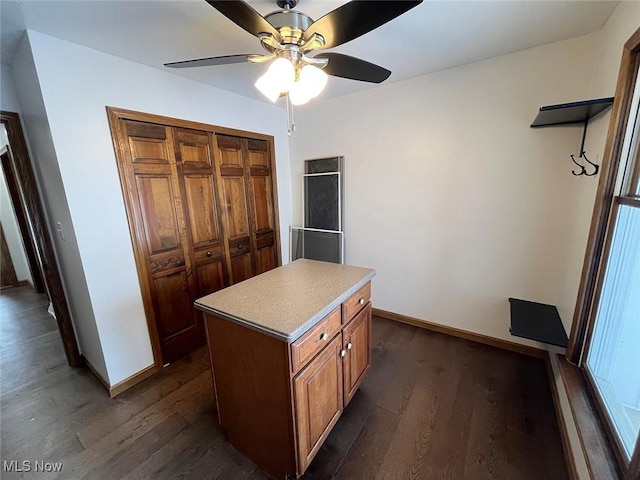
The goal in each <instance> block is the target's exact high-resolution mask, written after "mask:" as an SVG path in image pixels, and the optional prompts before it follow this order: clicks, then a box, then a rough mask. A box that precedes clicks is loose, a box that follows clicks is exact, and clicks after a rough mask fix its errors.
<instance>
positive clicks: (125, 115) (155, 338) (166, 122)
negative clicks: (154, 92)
mask: <svg viewBox="0 0 640 480" xmlns="http://www.w3.org/2000/svg"><path fill="white" fill-rule="evenodd" d="M106 111H107V118H108V120H109V127H110V130H111V139H112V142H113V147H114V153H115V156H116V158H115V160H116V164H117V167H118V174H119V176H120V183H121V186H122V195H123V200H124V205H125V211H126V214H127V221H128V223H129V231H130V233H131V244H132V247H133V252H134V258H135V263H136V271H137V274H138V281H139V284H140V289H141V293H142V302H143V306H144V312H145V317H146V321H147V328H148V330H149V338H150V341H151V349H152V353H153V359H154V366H155V368H156V369H157V370H159V369H161V368H162V367H163V361H162V350H161V344H160V335H159V333H158V328H157V324H156V318H155V313H154V307H153V300H152V296H151V285H150V283H149V277H148V275H147V274H146V271H147V267H146V265H145V262H144V259H145V243H144V242H145V240H144V239H145V235H144V232H143V231H142V230H141V229H142V228H143V227H142V226H141V225H138V223H137V222H136V218H137V217H138V216H137V215H136V213H135V211H134V207H133V205H134V204H135V202H134V199H133V198H127V197H129V196H130V195H132V194H133V191H134V190H133V188H132V186H131V185H129V184H128V176H127V174H126V171H125V168H124V164H123V161H124V159H125V158H127V155H128V153H127V152H128V151H129V145H128V143H127V142H126V132H125V131H124V130H123V128H122V127H123V126H124V121H137V122H144V123H154V124H158V125H163V126H167V127H172V128H184V129H191V130H200V131H206V132H210V133H212V134H214V135H216V134H220V135H231V136H237V137H243V138H250V139H256V140H265V141H267V142H268V144H269V149H270V154H271V158H272V159H273V162H272V165H271V169H272V176H271V183H272V188H273V190H272V191H273V203H274V205H273V208H274V222H275V225H274V230H275V241H276V244H277V246H278V252H277V262H278V263H277V265H282V251H281V243H280V216H279V208H278V189H277V173H276V165H275V163H276V162H275V143H274V139H273V136H271V135H266V134H261V133H255V132H248V131H244V130H237V129H233V128H228V127H221V126H217V125H212V124H206V123H200V122H194V121H190V120H183V119H178V118H172V117H165V116H162V115H156V114H152V113H145V112H137V111H134V110H127V109H122V108H118V107H111V106H107V107H106ZM216 199H217V197H216ZM222 223H224V222H222ZM222 228H223V229H224V226H223V227H222Z"/></svg>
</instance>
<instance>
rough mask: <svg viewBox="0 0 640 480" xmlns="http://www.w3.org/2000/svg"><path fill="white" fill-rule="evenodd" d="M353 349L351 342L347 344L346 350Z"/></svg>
mask: <svg viewBox="0 0 640 480" xmlns="http://www.w3.org/2000/svg"><path fill="white" fill-rule="evenodd" d="M352 348H353V345H352V344H351V342H349V343H347V350H351V349H352Z"/></svg>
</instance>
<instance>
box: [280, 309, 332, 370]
mask: <svg viewBox="0 0 640 480" xmlns="http://www.w3.org/2000/svg"><path fill="white" fill-rule="evenodd" d="M340 328H341V323H340V307H338V308H336V309H335V310H334V311H333V312H331V313H330V314H329V315H327V316H326V317H324V318H323V319H322V320H320V321H319V322H318V324H317V325H315V326H314V327H313V328H311V330H309V331H308V332H307V333H305V334H304V335H302V336H301V337H300V338H299V339H298V340H296V341H295V342H293V343H292V344H291V369H292V372H293V373H295V372H297V371H298V370H300V369H301V368H302V367H304V366H305V365H306V364H307V362H308V361H309V360H311V359H312V358H313V357H314V356H315V355H316V354H317V353H318V352H319V351H320V350H322V349H323V348H324V347H325V346H327V345H328V344H329V342H330V341H331V340H332V339H333V337H334V336H335V335H336V334H337V333H338V332H339V331H340Z"/></svg>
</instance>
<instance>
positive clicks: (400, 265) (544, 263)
mask: <svg viewBox="0 0 640 480" xmlns="http://www.w3.org/2000/svg"><path fill="white" fill-rule="evenodd" d="M596 39H597V36H596V35H595V34H592V35H588V36H584V37H579V38H575V39H571V40H567V41H563V42H558V43H554V44H550V45H545V46H542V47H538V48H534V49H530V50H525V51H521V52H518V53H514V54H510V55H505V56H501V57H497V58H493V59H489V60H485V61H481V62H477V63H473V64H469V65H465V66H462V67H458V68H454V69H451V70H446V71H442V72H438V73H434V74H431V75H426V76H422V77H418V78H414V79H411V80H407V81H403V82H398V83H393V84H389V85H387V86H381V87H380V88H377V89H375V90H370V91H367V92H363V93H359V94H354V95H350V96H347V97H342V98H338V99H333V100H327V101H324V102H322V101H320V102H316V103H311V104H308V105H307V106H305V107H303V108H300V109H298V111H297V112H296V118H297V132H296V134H295V136H292V137H291V142H290V143H291V158H292V176H293V178H294V181H293V186H294V194H293V199H294V205H295V216H294V218H296V219H300V201H299V199H300V198H301V195H300V192H299V184H300V182H298V181H296V180H295V179H296V178H299V176H300V174H301V173H302V169H303V167H302V161H303V160H304V159H309V158H317V157H324V156H333V155H344V156H345V170H346V172H345V206H346V212H345V217H346V218H345V232H346V235H345V236H346V245H347V247H346V258H347V263H351V264H356V265H363V266H368V267H373V268H375V269H377V271H378V275H377V277H376V280H375V281H374V292H373V298H374V305H375V306H376V307H378V308H381V309H384V310H390V311H393V312H397V313H401V314H405V315H409V316H412V317H416V318H418V319H424V320H427V321H430V322H435V323H440V324H444V325H448V326H452V327H455V328H460V329H463V330H467V331H471V332H476V333H480V334H484V335H489V336H491V337H495V338H501V339H506V340H510V341H515V342H520V343H525V344H531V345H536V343H534V342H530V341H527V340H524V339H519V338H517V337H512V336H510V335H509V330H508V323H509V304H508V301H507V299H508V298H509V297H516V298H522V299H527V300H532V301H537V302H542V303H550V304H554V305H557V306H558V309H559V311H560V315H561V317H562V319H563V321H564V322H565V325H566V327H567V331H568V328H569V326H570V321H571V316H572V313H573V308H574V303H575V296H573V297H572V296H571V295H567V294H566V293H565V292H564V289H563V288H561V287H563V285H564V283H563V282H565V281H566V279H567V277H570V279H571V281H572V282H573V283H576V282H577V281H578V278H577V277H576V275H579V270H580V268H581V264H580V266H579V267H578V268H576V267H575V266H574V265H568V264H567V262H566V261H565V259H566V258H567V257H571V256H572V255H573V252H574V250H578V252H579V253H578V255H577V257H579V261H578V263H580V262H581V261H582V258H581V255H582V254H583V252H584V243H585V239H584V238H580V239H579V242H575V241H574V238H573V234H574V230H575V228H576V219H575V215H576V209H579V208H586V209H587V210H589V211H590V209H591V206H590V205H586V206H580V205H576V196H577V193H578V192H579V191H580V190H581V189H582V188H583V183H584V182H585V181H586V182H589V181H592V180H589V179H585V178H583V177H579V178H578V177H574V176H572V175H571V168H572V163H571V161H570V160H569V154H570V153H576V152H577V151H578V150H579V147H580V139H581V134H582V131H581V129H580V128H577V127H569V128H567V127H564V128H546V129H531V128H529V125H530V124H531V122H532V121H533V119H534V117H535V115H536V113H537V111H538V108H539V107H540V106H542V105H549V104H555V103H564V102H570V101H576V100H584V99H586V98H588V94H589V81H590V78H591V72H592V66H593V60H592V57H593V51H594V49H595V42H596ZM576 272H577V274H576Z"/></svg>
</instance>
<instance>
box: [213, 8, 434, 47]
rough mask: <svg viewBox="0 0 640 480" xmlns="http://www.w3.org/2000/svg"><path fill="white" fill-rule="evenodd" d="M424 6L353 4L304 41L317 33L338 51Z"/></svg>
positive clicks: (315, 24)
mask: <svg viewBox="0 0 640 480" xmlns="http://www.w3.org/2000/svg"><path fill="white" fill-rule="evenodd" d="M209 3H211V2H209ZM216 3H225V2H216ZM229 3H235V2H229ZM421 3H422V0H411V1H405V0H375V1H366V0H353V1H351V2H349V3H345V4H344V5H342V6H341V7H338V8H336V9H335V10H333V11H331V12H329V13H327V14H326V15H325V16H324V17H322V18H320V19H318V20H316V21H315V22H313V23H312V24H311V25H310V26H309V28H308V29H307V30H306V31H305V33H304V39H305V40H309V39H310V38H311V37H312V36H313V34H314V33H318V34H320V35H322V36H323V37H324V39H325V45H324V47H322V48H333V47H337V46H338V45H342V44H343V43H346V42H349V41H351V40H353V39H354V38H358V37H359V36H361V35H364V34H365V33H368V32H370V31H371V30H374V29H376V28H378V27H379V26H381V25H384V24H385V23H387V22H389V21H391V20H393V19H394V18H396V17H398V16H400V15H402V14H403V13H405V12H406V11H408V10H411V9H412V8H413V7H415V6H417V5H419V4H421Z"/></svg>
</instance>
